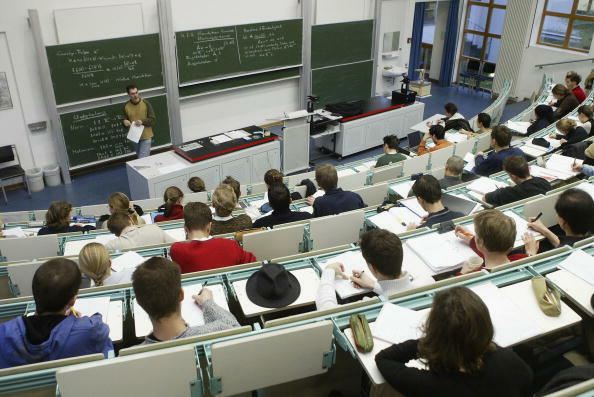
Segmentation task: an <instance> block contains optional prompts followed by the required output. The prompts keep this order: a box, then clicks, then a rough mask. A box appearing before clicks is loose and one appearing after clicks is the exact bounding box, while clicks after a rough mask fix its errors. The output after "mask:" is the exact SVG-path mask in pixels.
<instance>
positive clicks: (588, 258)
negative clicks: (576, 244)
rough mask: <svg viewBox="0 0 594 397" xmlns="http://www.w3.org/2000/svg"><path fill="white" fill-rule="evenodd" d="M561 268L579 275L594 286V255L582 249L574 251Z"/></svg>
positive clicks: (562, 263) (561, 264)
mask: <svg viewBox="0 0 594 397" xmlns="http://www.w3.org/2000/svg"><path fill="white" fill-rule="evenodd" d="M559 268H561V269H564V270H567V271H568V272H570V273H571V274H573V275H574V276H577V277H579V278H581V279H582V280H584V281H585V282H587V283H588V284H590V285H592V286H594V257H593V256H592V255H589V254H587V253H585V252H584V251H582V250H577V251H573V252H572V253H571V255H569V256H568V257H567V259H565V260H564V261H563V262H561V263H560V264H559Z"/></svg>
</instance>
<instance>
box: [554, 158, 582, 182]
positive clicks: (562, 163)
mask: <svg viewBox="0 0 594 397" xmlns="http://www.w3.org/2000/svg"><path fill="white" fill-rule="evenodd" d="M583 162H584V160H578V159H575V158H573V157H567V156H561V155H559V154H553V155H552V156H551V157H550V158H549V159H548V160H547V163H546V167H547V168H548V169H549V170H553V171H557V172H559V173H562V174H565V175H567V177H566V178H564V179H569V178H571V177H572V176H575V175H577V174H579V172H575V171H573V170H572V166H573V164H576V165H581V164H583Z"/></svg>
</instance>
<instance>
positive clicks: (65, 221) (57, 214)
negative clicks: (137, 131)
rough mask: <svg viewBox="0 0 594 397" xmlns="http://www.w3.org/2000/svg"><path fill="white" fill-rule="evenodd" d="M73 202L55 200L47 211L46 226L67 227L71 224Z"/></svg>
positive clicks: (54, 227) (51, 227) (59, 228)
mask: <svg viewBox="0 0 594 397" xmlns="http://www.w3.org/2000/svg"><path fill="white" fill-rule="evenodd" d="M70 211H72V204H70V203H69V202H67V201H54V202H53V203H51V204H50V206H49V208H48V209H47V212H46V213H45V226H47V227H48V228H50V229H58V230H61V229H66V228H67V227H68V226H69V225H70Z"/></svg>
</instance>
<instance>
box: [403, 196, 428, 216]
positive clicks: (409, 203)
mask: <svg viewBox="0 0 594 397" xmlns="http://www.w3.org/2000/svg"><path fill="white" fill-rule="evenodd" d="M400 204H401V205H403V206H405V207H406V208H408V209H409V210H411V211H412V212H414V213H415V214H416V215H418V216H419V217H421V218H422V217H424V216H427V215H429V213H428V212H427V211H425V210H424V209H423V207H421V204H419V202H418V201H417V198H416V197H411V198H409V199H406V200H401V201H400Z"/></svg>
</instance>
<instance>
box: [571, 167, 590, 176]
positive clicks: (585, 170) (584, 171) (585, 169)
mask: <svg viewBox="0 0 594 397" xmlns="http://www.w3.org/2000/svg"><path fill="white" fill-rule="evenodd" d="M572 169H573V170H574V171H575V172H581V173H582V174H584V175H586V176H594V166H593V165H587V164H576V165H574V166H573V167H572Z"/></svg>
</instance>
